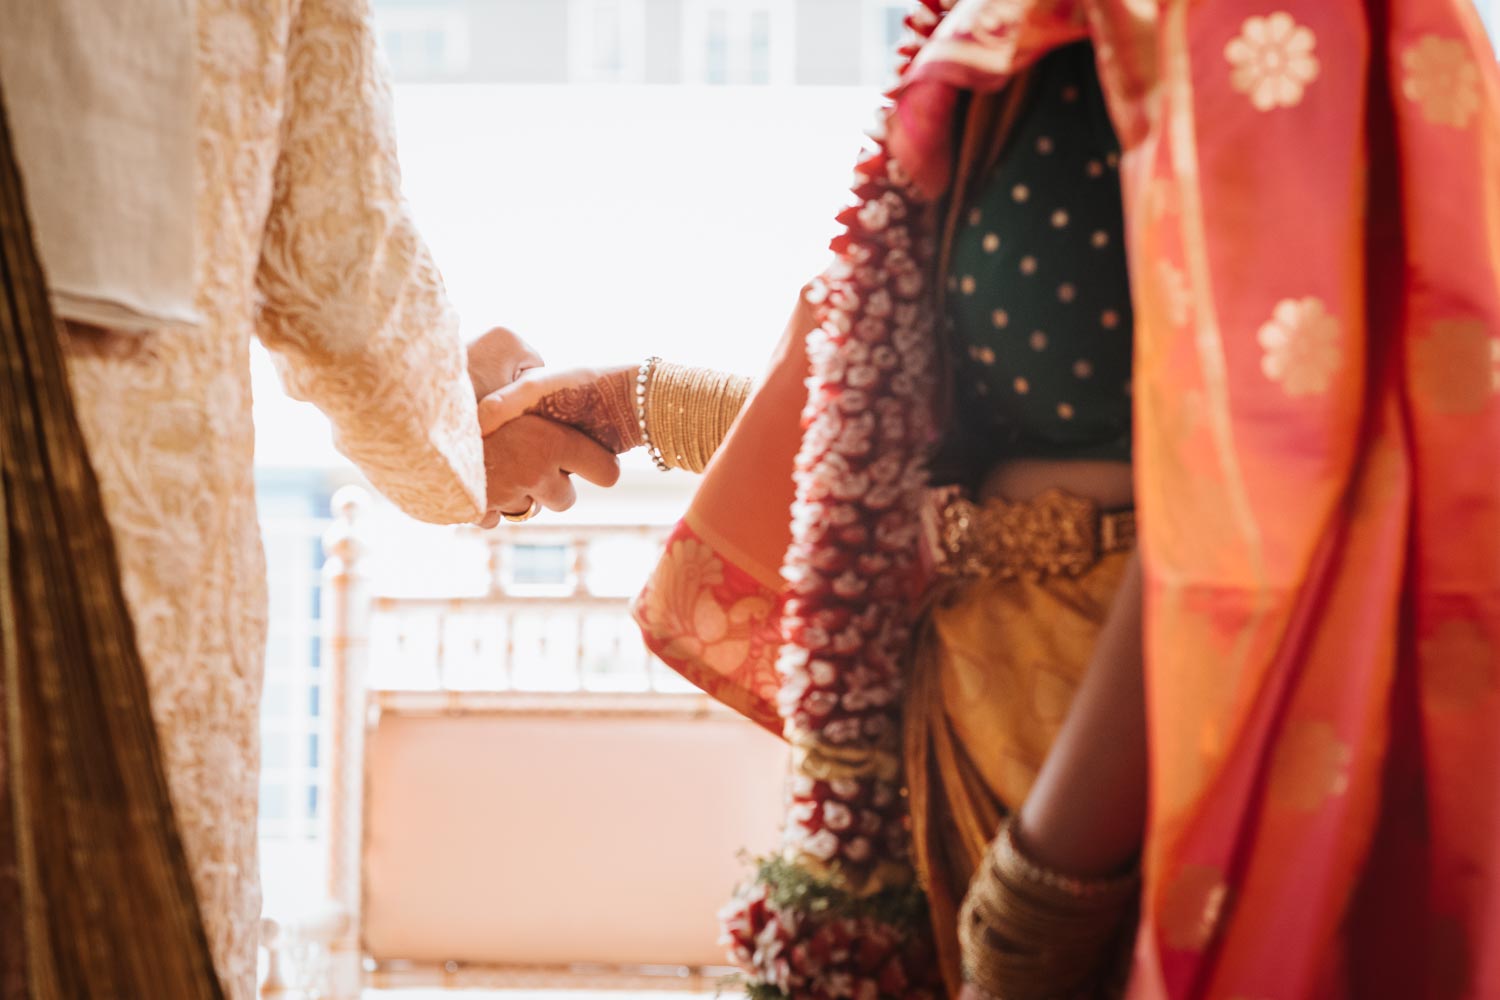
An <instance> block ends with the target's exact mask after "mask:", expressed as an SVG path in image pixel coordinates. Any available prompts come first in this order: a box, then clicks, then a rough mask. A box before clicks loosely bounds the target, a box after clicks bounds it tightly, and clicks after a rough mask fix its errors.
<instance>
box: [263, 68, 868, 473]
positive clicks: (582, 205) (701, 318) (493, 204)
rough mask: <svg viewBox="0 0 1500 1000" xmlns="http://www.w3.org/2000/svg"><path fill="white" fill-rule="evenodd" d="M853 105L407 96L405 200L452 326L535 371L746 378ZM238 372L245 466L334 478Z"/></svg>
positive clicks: (317, 429)
mask: <svg viewBox="0 0 1500 1000" xmlns="http://www.w3.org/2000/svg"><path fill="white" fill-rule="evenodd" d="M875 100H876V97H875V95H874V94H873V92H871V91H869V90H866V89H862V88H859V89H856V88H825V87H816V88H813V87H806V88H767V87H755V88H749V87H747V88H724V87H716V88H694V87H642V86H634V87H584V86H566V87H559V86H485V85H473V84H467V85H422V84H409V85H404V86H401V87H398V88H397V120H398V128H399V136H400V143H401V158H402V163H403V167H404V170H405V175H406V176H405V187H406V193H407V197H408V198H409V200H410V201H411V203H412V206H413V209H414V211H415V213H416V216H417V219H418V221H419V223H420V225H421V228H422V231H423V233H424V235H425V236H426V238H427V241H428V243H429V244H430V245H431V247H432V250H433V253H434V255H435V256H436V258H437V261H438V264H439V266H440V267H441V268H442V271H443V274H444V276H445V278H446V280H447V283H448V288H449V291H450V293H451V295H452V297H453V299H454V302H455V303H456V304H457V306H458V308H459V311H460V313H461V315H462V317H463V331H464V336H465V338H469V337H473V336H476V335H478V334H479V333H481V332H483V331H484V330H486V329H488V328H489V327H490V326H493V325H506V326H509V327H511V328H512V329H514V330H516V331H518V332H520V333H521V334H522V335H523V336H525V337H526V338H527V339H528V340H530V341H531V342H532V344H533V345H535V346H536V347H537V348H538V349H539V350H540V351H541V352H542V354H543V356H544V357H546V359H547V361H548V363H549V364H550V365H553V366H572V365H578V364H603V363H609V362H616V361H636V360H639V359H640V358H641V357H644V356H645V355H647V354H659V355H662V356H663V357H665V358H669V359H672V360H677V361H682V362H685V363H696V364H705V365H712V366H716V367H720V368H725V369H729V370H734V371H740V372H744V373H746V374H755V373H758V372H759V371H760V370H761V368H762V367H763V365H764V363H765V360H766V359H767V357H768V356H769V353H770V351H771V349H772V347H773V346H774V345H775V343H776V340H777V338H778V337H779V336H780V333H781V330H782V325H783V323H784V322H785V319H786V317H787V315H788V313H789V312H790V310H791V307H792V304H793V301H794V299H795V297H796V293H797V289H798V288H799V287H800V286H801V284H802V282H803V281H805V280H806V279H807V278H809V277H811V276H812V275H814V274H816V273H817V272H818V271H819V270H821V268H822V266H823V264H824V263H825V261H826V259H827V249H826V246H827V241H828V238H829V236H830V235H831V234H832V232H833V231H834V226H833V216H834V214H835V213H836V212H837V211H838V209H839V208H840V207H841V206H842V205H843V204H844V203H845V201H846V199H847V197H848V195H847V187H848V183H849V180H850V178H851V177H852V175H853V166H854V160H855V158H856V156H857V153H858V150H859V147H860V144H861V142H862V141H863V136H862V135H861V130H862V129H863V128H864V127H865V126H866V125H868V124H869V123H870V122H871V121H873V108H874V106H875V105H874V102H875ZM256 353H257V357H256V366H255V368H256V379H255V390H256V411H255V412H256V430H257V434H258V437H259V443H258V447H257V451H256V460H257V462H258V463H260V464H262V465H275V466H327V465H334V464H342V459H341V458H339V456H338V455H337V453H336V452H335V451H334V450H333V448H332V445H331V443H330V435H329V432H328V428H327V425H326V422H324V421H323V419H322V418H321V417H320V416H319V415H318V414H317V413H316V411H314V410H313V409H312V408H311V407H310V406H306V405H304V404H298V403H294V402H292V401H290V400H288V399H286V398H285V397H284V396H283V395H282V394H281V392H280V387H279V384H278V382H277V380H276V377H275V375H274V372H273V371H272V369H271V366H270V364H269V362H268V360H267V359H266V357H265V356H264V355H263V353H262V352H260V351H258V350H257V352H256Z"/></svg>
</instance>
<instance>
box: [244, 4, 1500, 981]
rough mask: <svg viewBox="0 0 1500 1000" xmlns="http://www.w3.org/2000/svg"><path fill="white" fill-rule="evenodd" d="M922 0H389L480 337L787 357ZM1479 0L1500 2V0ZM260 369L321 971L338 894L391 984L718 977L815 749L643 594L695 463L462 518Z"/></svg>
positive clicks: (271, 670)
mask: <svg viewBox="0 0 1500 1000" xmlns="http://www.w3.org/2000/svg"><path fill="white" fill-rule="evenodd" d="M909 7H910V4H909V3H907V2H891V0H375V9H376V15H377V20H378V26H379V32H380V38H381V44H382V46H383V48H384V51H385V55H386V58H387V59H388V61H389V63H390V66H391V69H392V71H393V74H394V77H395V80H396V87H395V95H394V96H395V107H396V114H397V120H398V126H399V135H400V144H401V146H400V148H401V158H402V164H403V169H404V173H405V190H406V193H407V196H408V198H409V200H410V202H411V204H412V206H413V209H414V211H415V214H416V217H417V219H418V222H419V224H420V226H421V229H422V232H423V233H424V235H425V236H426V238H427V240H428V242H429V244H430V245H431V247H432V250H433V253H434V255H435V257H436V259H437V261H438V263H439V266H440V267H441V268H442V271H443V274H444V276H445V279H446V281H447V284H448V288H449V291H450V293H451V295H452V297H453V299H454V301H455V303H456V305H457V306H458V309H459V311H460V313H461V315H462V318H463V333H464V336H465V338H466V339H467V338H472V337H474V336H477V335H478V334H480V333H482V332H483V331H484V330H486V329H487V328H489V327H490V326H493V325H505V326H509V327H511V328H512V329H514V330H516V331H518V332H520V333H521V334H522V335H523V336H524V337H526V338H527V339H528V340H529V341H530V342H531V343H532V344H533V345H534V346H535V347H537V348H538V349H539V350H540V351H541V353H542V354H543V355H544V357H545V358H546V360H547V363H548V364H549V365H551V366H555V367H567V366H573V365H578V364H602V363H610V362H636V361H639V360H640V359H641V358H642V357H644V356H646V355H648V354H659V355H661V356H663V357H664V358H666V359H668V360H672V361H680V362H685V363H692V364H702V365H709V366H714V367H718V368H723V369H728V370H733V371H738V372H742V373H746V374H755V373H758V372H759V371H760V369H761V367H762V365H763V364H764V363H765V361H766V359H767V357H768V356H769V353H770V351H771V349H772V347H773V346H774V344H775V342H776V340H777V338H778V337H779V335H780V333H781V329H782V324H783V322H784V321H785V318H786V316H787V315H788V313H789V312H790V309H791V307H792V304H793V301H794V297H795V295H796V292H797V290H798V288H799V287H800V286H801V284H802V283H803V282H804V281H806V280H807V279H808V278H809V277H811V276H812V275H814V274H816V273H817V272H818V271H819V270H820V269H821V268H822V266H823V264H824V263H825V261H826V257H827V251H826V244H827V241H828V238H829V236H830V235H831V234H832V231H833V224H832V219H833V215H834V213H835V211H836V210H837V209H838V208H839V207H840V206H841V205H842V204H843V203H844V202H845V200H846V197H847V194H846V189H847V183H848V180H849V177H850V171H851V167H852V165H853V162H854V159H855V157H856V155H857V153H858V150H859V148H860V146H861V145H862V143H863V141H864V140H863V136H862V134H861V133H862V129H863V128H864V127H866V126H868V125H869V124H870V122H872V121H873V109H874V107H875V106H876V102H877V98H878V94H879V92H880V90H881V89H882V88H883V87H884V86H885V85H887V84H888V83H889V82H890V79H891V68H892V66H893V62H894V60H893V58H892V53H893V51H894V49H895V47H896V45H897V43H898V41H899V40H900V37H901V34H902V32H903V30H904V29H903V28H902V23H901V22H902V18H903V17H904V16H905V14H906V12H907V11H908V9H909ZM1479 7H1480V11H1481V14H1482V16H1483V17H1484V18H1485V19H1486V23H1487V24H1488V25H1489V27H1490V29H1491V33H1492V34H1494V33H1496V32H1497V31H1500V0H1480V3H1479ZM255 395H256V410H255V416H256V431H257V438H258V440H257V452H256V463H257V486H258V491H259V499H260V510H261V522H262V528H263V532H264V538H265V544H266V553H267V559H268V563H269V570H270V581H271V619H270V622H271V627H270V640H269V657H268V663H267V673H266V687H265V700H264V711H263V723H262V738H263V777H262V788H261V791H262V797H261V838H262V840H261V843H262V870H263V874H264V879H265V887H266V912H267V914H268V915H270V916H272V917H275V918H277V919H278V920H279V921H280V922H281V924H282V925H283V928H284V930H283V945H284V948H283V951H284V954H283V955H282V956H281V957H282V958H284V959H285V962H284V963H283V964H282V966H281V969H282V974H283V976H284V978H285V980H286V981H287V982H288V983H289V984H290V985H289V988H293V987H296V986H297V984H298V982H299V981H300V982H301V983H302V986H301V988H303V989H304V990H305V991H306V994H307V995H318V994H319V991H323V990H327V989H329V988H328V987H327V986H326V985H324V986H319V985H318V982H320V981H321V980H318V976H320V975H321V976H324V977H325V979H326V973H327V968H326V966H327V964H328V963H329V962H330V961H333V960H334V959H332V958H330V956H329V955H328V954H327V951H328V950H329V949H328V947H326V946H329V942H330V941H331V940H332V939H333V938H334V937H337V935H334V934H332V932H330V931H328V929H327V928H326V927H324V928H323V930H321V931H319V930H318V927H319V926H320V925H319V921H320V920H324V922H325V923H326V919H325V917H326V911H325V909H321V908H322V907H325V905H326V902H327V900H328V899H329V897H330V896H334V897H338V896H340V895H342V896H343V897H345V898H344V900H343V902H345V903H346V904H348V905H349V906H352V907H353V908H354V910H355V912H354V914H353V915H352V918H353V919H354V921H355V927H356V932H355V937H356V938H357V941H358V947H357V954H356V955H355V956H354V958H355V960H356V963H357V964H358V965H360V966H361V967H362V969H363V970H364V971H362V972H360V973H359V982H360V983H361V984H363V985H375V986H380V985H400V984H402V983H405V984H409V985H420V986H427V987H432V986H438V985H448V986H453V985H473V984H475V983H489V984H491V985H493V984H494V983H495V982H501V984H502V985H516V984H517V983H518V982H519V983H521V984H522V985H525V984H526V983H532V984H533V985H535V983H536V982H538V981H541V980H545V984H546V985H549V986H557V985H565V986H579V985H587V984H590V983H595V982H596V981H598V982H602V983H604V985H609V986H619V985H622V984H624V985H630V986H632V987H633V988H642V989H645V988H651V989H655V988H665V987H668V986H674V987H678V988H684V987H685V988H695V989H709V988H711V987H712V976H713V975H715V974H716V972H715V970H713V969H711V968H710V966H711V965H712V964H713V962H715V961H717V959H716V958H715V957H714V956H715V955H716V954H717V945H716V944H715V943H714V933H715V932H714V918H713V909H714V906H715V905H717V904H716V901H719V900H722V899H724V898H727V895H728V893H729V891H730V889H731V887H732V884H733V881H734V879H735V878H736V876H737V873H738V872H739V871H740V869H739V867H738V864H737V862H735V861H734V857H733V855H734V852H735V851H737V850H739V849H740V848H749V849H751V850H754V851H763V850H766V849H769V848H770V847H771V846H772V845H773V843H774V825H775V822H776V819H777V812H778V800H779V781H780V773H781V767H782V763H783V760H782V757H781V756H780V754H781V751H780V748H779V746H777V745H776V741H774V740H772V739H771V738H769V737H768V736H765V735H764V734H762V733H760V732H758V731H754V730H753V728H752V727H749V726H748V724H741V723H738V722H737V720H733V719H728V718H726V717H724V716H722V715H716V714H714V713H713V711H712V710H711V709H710V708H708V707H707V706H706V704H705V703H704V701H703V699H701V698H699V697H698V696H696V695H694V694H692V693H691V692H690V691H689V690H688V689H687V688H686V687H685V685H683V684H681V682H678V681H676V680H675V679H674V678H673V677H672V676H671V675H670V674H669V673H668V672H667V671H665V669H664V668H662V667H661V666H660V664H653V663H651V662H649V660H648V658H647V657H646V655H645V654H644V653H643V652H641V647H640V645H639V640H638V635H637V633H635V631H634V627H633V626H632V625H631V624H630V623H629V622H628V619H627V617H626V609H625V603H624V602H625V599H626V598H627V596H628V595H630V594H633V593H634V592H635V591H636V590H637V589H638V587H639V585H640V583H641V581H642V579H643V578H644V575H645V573H646V571H647V570H648V569H649V567H650V566H651V564H652V561H653V553H654V551H655V549H656V547H657V545H658V543H659V539H660V537H661V534H662V531H663V529H664V528H665V526H667V525H669V524H670V523H671V522H672V521H673V520H674V519H675V517H676V516H677V515H678V514H680V512H681V511H682V509H683V507H684V505H685V503H686V501H687V498H688V496H689V495H690V493H691V490H692V488H693V478H692V477H691V476H690V475H688V474H686V473H679V472H674V473H671V474H667V475H662V474H660V473H658V472H656V471H655V470H654V469H652V468H651V467H650V466H649V463H648V462H646V461H645V460H644V458H643V457H642V456H627V458H626V460H625V474H624V476H623V478H622V480H621V483H620V485H619V486H618V487H616V488H615V489H614V490H613V491H611V492H610V493H609V494H608V496H607V498H606V497H605V495H604V494H603V493H602V492H601V491H597V490H592V489H589V488H587V485H586V484H581V488H580V500H579V503H578V505H577V507H576V508H574V510H572V511H570V512H568V513H567V514H565V515H551V514H549V515H546V516H545V517H543V518H540V519H538V520H537V521H535V522H531V523H530V524H528V525H524V526H506V527H505V529H502V530H498V531H496V532H489V533H480V532H477V531H454V530H452V529H437V528H430V527H426V526H422V525H417V524H414V523H412V522H410V521H409V520H407V519H405V518H403V517H401V516H400V515H399V514H397V513H396V512H395V511H394V510H392V509H391V508H390V507H389V506H388V505H387V504H385V503H384V502H383V501H380V500H379V499H378V498H375V497H374V496H373V495H370V494H368V493H365V492H361V491H360V484H361V480H360V477H359V474H358V473H357V472H356V471H355V470H353V469H352V467H350V466H349V465H348V463H347V462H345V461H344V460H343V458H342V457H341V456H340V455H339V454H338V453H337V451H336V450H335V449H334V447H333V445H332V442H331V440H330V434H329V430H328V427H327V424H326V423H325V422H324V421H323V420H322V419H321V418H320V417H319V416H318V415H317V414H316V412H315V411H313V410H312V409H311V408H310V407H308V406H305V405H303V404H300V403H297V402H294V401H291V400H289V399H287V398H286V397H285V396H284V395H283V394H282V393H281V392H280V387H279V385H278V383H277V380H276V376H275V373H274V371H273V370H272V367H271V364H270V362H269V360H268V359H267V358H266V357H265V356H264V355H263V354H260V353H257V355H256V357H255ZM346 488H352V491H351V490H350V489H346ZM341 491H342V492H341ZM336 495H337V496H338V497H339V503H338V504H337V505H335V502H334V499H335V496H336ZM335 506H337V507H338V509H339V513H338V515H337V516H336V515H335V512H334V508H335ZM330 531H331V532H332V534H330ZM330 539H331V541H330ZM331 554H332V555H338V556H339V560H336V561H335V562H334V563H332V564H330V562H329V559H328V557H329V556H330V555H331ZM335 589H336V591H337V592H336V593H335ZM351 651H352V652H351ZM435 720H436V721H435ZM643 720H645V721H643ZM705 720H706V721H705ZM642 726H644V727H645V728H641V727H642ZM643 747H644V748H645V749H642V748H643ZM690 758H691V759H696V760H697V762H698V765H699V768H700V770H699V771H697V772H689V771H685V770H684V765H683V762H684V761H685V760H688V759H690ZM601 775H602V776H603V778H602V779H601ZM601 780H602V781H603V784H600V781H601ZM570 789H573V790H575V791H574V792H573V793H571V794H570ZM674 796H675V797H674ZM601 797H602V798H607V799H609V800H610V801H611V802H612V803H613V805H612V806H611V808H612V809H613V810H615V812H614V814H613V815H612V816H611V817H610V818H609V819H608V820H607V821H604V822H601V819H600V816H599V809H598V808H597V803H598V802H599V801H601ZM460 826H461V827H462V828H463V830H464V831H467V833H462V832H455V828H457V827H460ZM601 845H612V846H607V847H601ZM584 855H588V857H590V858H592V861H588V862H587V863H581V862H580V860H579V859H580V857H582V856H584ZM687 858H690V859H691V860H690V861H689V860H685V859H687ZM591 865H592V867H591ZM341 866H342V867H343V869H344V870H342V871H341V870H340V868H341ZM552 866H556V867H555V868H554V867H552ZM549 899H550V900H552V902H548V900H549ZM584 899H587V900H588V902H587V904H586V905H585V904H584V903H583V902H582V900H584ZM351 900H352V902H350V901H351ZM582 912H588V913H590V914H591V915H592V920H583V921H582V922H581V923H580V921H579V914H580V913H582ZM643 925H644V927H645V928H646V929H647V930H653V929H654V930H655V931H659V933H655V934H654V935H653V934H651V933H637V932H638V931H641V930H642V926H643ZM299 928H300V930H299ZM299 934H300V936H299ZM320 934H321V935H322V936H321V937H320V936H319V935H320ZM320 949H321V950H320ZM345 958H348V956H345ZM526 969H529V970H531V972H530V973H528V974H529V975H531V977H532V978H531V979H525V977H524V976H523V977H522V978H521V979H517V978H516V976H517V975H519V973H518V972H517V970H526ZM506 970H509V972H508V973H507V971H506ZM506 975H509V976H510V978H509V979H505V978H504V977H505V976H506ZM497 976H499V977H501V979H500V980H497V979H496V977H497ZM403 977H404V978H403ZM537 977H541V980H539V979H538V978H537ZM559 977H560V978H559ZM580 977H582V978H580ZM590 977H592V978H590ZM642 977H644V978H642ZM502 980H503V981H502ZM346 985H347V984H346Z"/></svg>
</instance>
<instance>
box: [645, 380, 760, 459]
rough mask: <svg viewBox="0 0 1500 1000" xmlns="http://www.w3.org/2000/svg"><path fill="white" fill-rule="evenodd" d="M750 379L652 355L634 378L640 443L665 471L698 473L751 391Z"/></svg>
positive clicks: (723, 436) (726, 433)
mask: <svg viewBox="0 0 1500 1000" xmlns="http://www.w3.org/2000/svg"><path fill="white" fill-rule="evenodd" d="M750 387H751V380H750V379H748V378H745V377H743V376H740V375H726V374H724V373H723V372H716V371H713V370H712V369H708V368H689V367H686V366H684V365H673V364H667V363H665V362H663V361H662V360H661V359H660V358H657V357H651V358H647V359H646V360H645V361H643V362H641V366H640V368H639V369H638V370H637V373H636V380H635V419H636V423H637V424H638V425H639V429H640V440H641V443H642V444H644V445H645V446H646V451H647V452H648V453H649V454H650V455H651V461H653V462H654V463H656V467H657V468H658V469H660V470H662V471H663V472H666V471H667V470H668V469H689V470H691V471H693V472H702V471H703V470H704V469H706V468H707V467H708V462H709V459H711V458H713V454H714V452H715V451H716V450H717V449H718V447H719V445H720V444H721V443H722V442H723V440H724V438H725V437H726V436H727V435H728V434H729V428H730V427H731V426H733V424H734V420H735V417H737V416H738V415H739V412H740V408H741V407H742V406H744V404H745V400H746V399H747V398H748V397H749V395H750Z"/></svg>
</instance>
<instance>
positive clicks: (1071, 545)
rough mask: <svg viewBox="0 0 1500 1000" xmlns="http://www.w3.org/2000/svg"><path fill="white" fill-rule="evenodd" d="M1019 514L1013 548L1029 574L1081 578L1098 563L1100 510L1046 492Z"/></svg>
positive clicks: (1088, 503) (1086, 502) (1079, 500)
mask: <svg viewBox="0 0 1500 1000" xmlns="http://www.w3.org/2000/svg"><path fill="white" fill-rule="evenodd" d="M1019 512H1020V514H1021V517H1020V519H1019V520H1020V522H1021V523H1020V524H1018V525H1017V526H1016V528H1017V531H1016V534H1017V536H1018V537H1017V538H1016V539H1015V548H1017V549H1018V550H1019V552H1020V554H1021V555H1022V561H1023V562H1024V564H1025V569H1026V571H1027V572H1028V573H1031V574H1033V575H1036V576H1051V575H1056V574H1059V573H1061V574H1065V575H1067V576H1080V575H1082V574H1083V573H1085V572H1086V571H1087V570H1088V569H1089V567H1091V566H1093V565H1094V564H1095V563H1096V562H1098V561H1099V510H1098V508H1097V507H1096V506H1095V505H1094V503H1093V501H1091V500H1085V499H1083V498H1082V497H1075V496H1073V495H1071V494H1069V493H1066V492H1064V491H1062V490H1056V489H1054V490H1047V491H1046V492H1045V493H1042V494H1040V495H1039V496H1037V497H1036V499H1034V500H1032V501H1031V502H1030V503H1028V504H1025V505H1024V506H1021V507H1020V508H1019Z"/></svg>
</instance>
